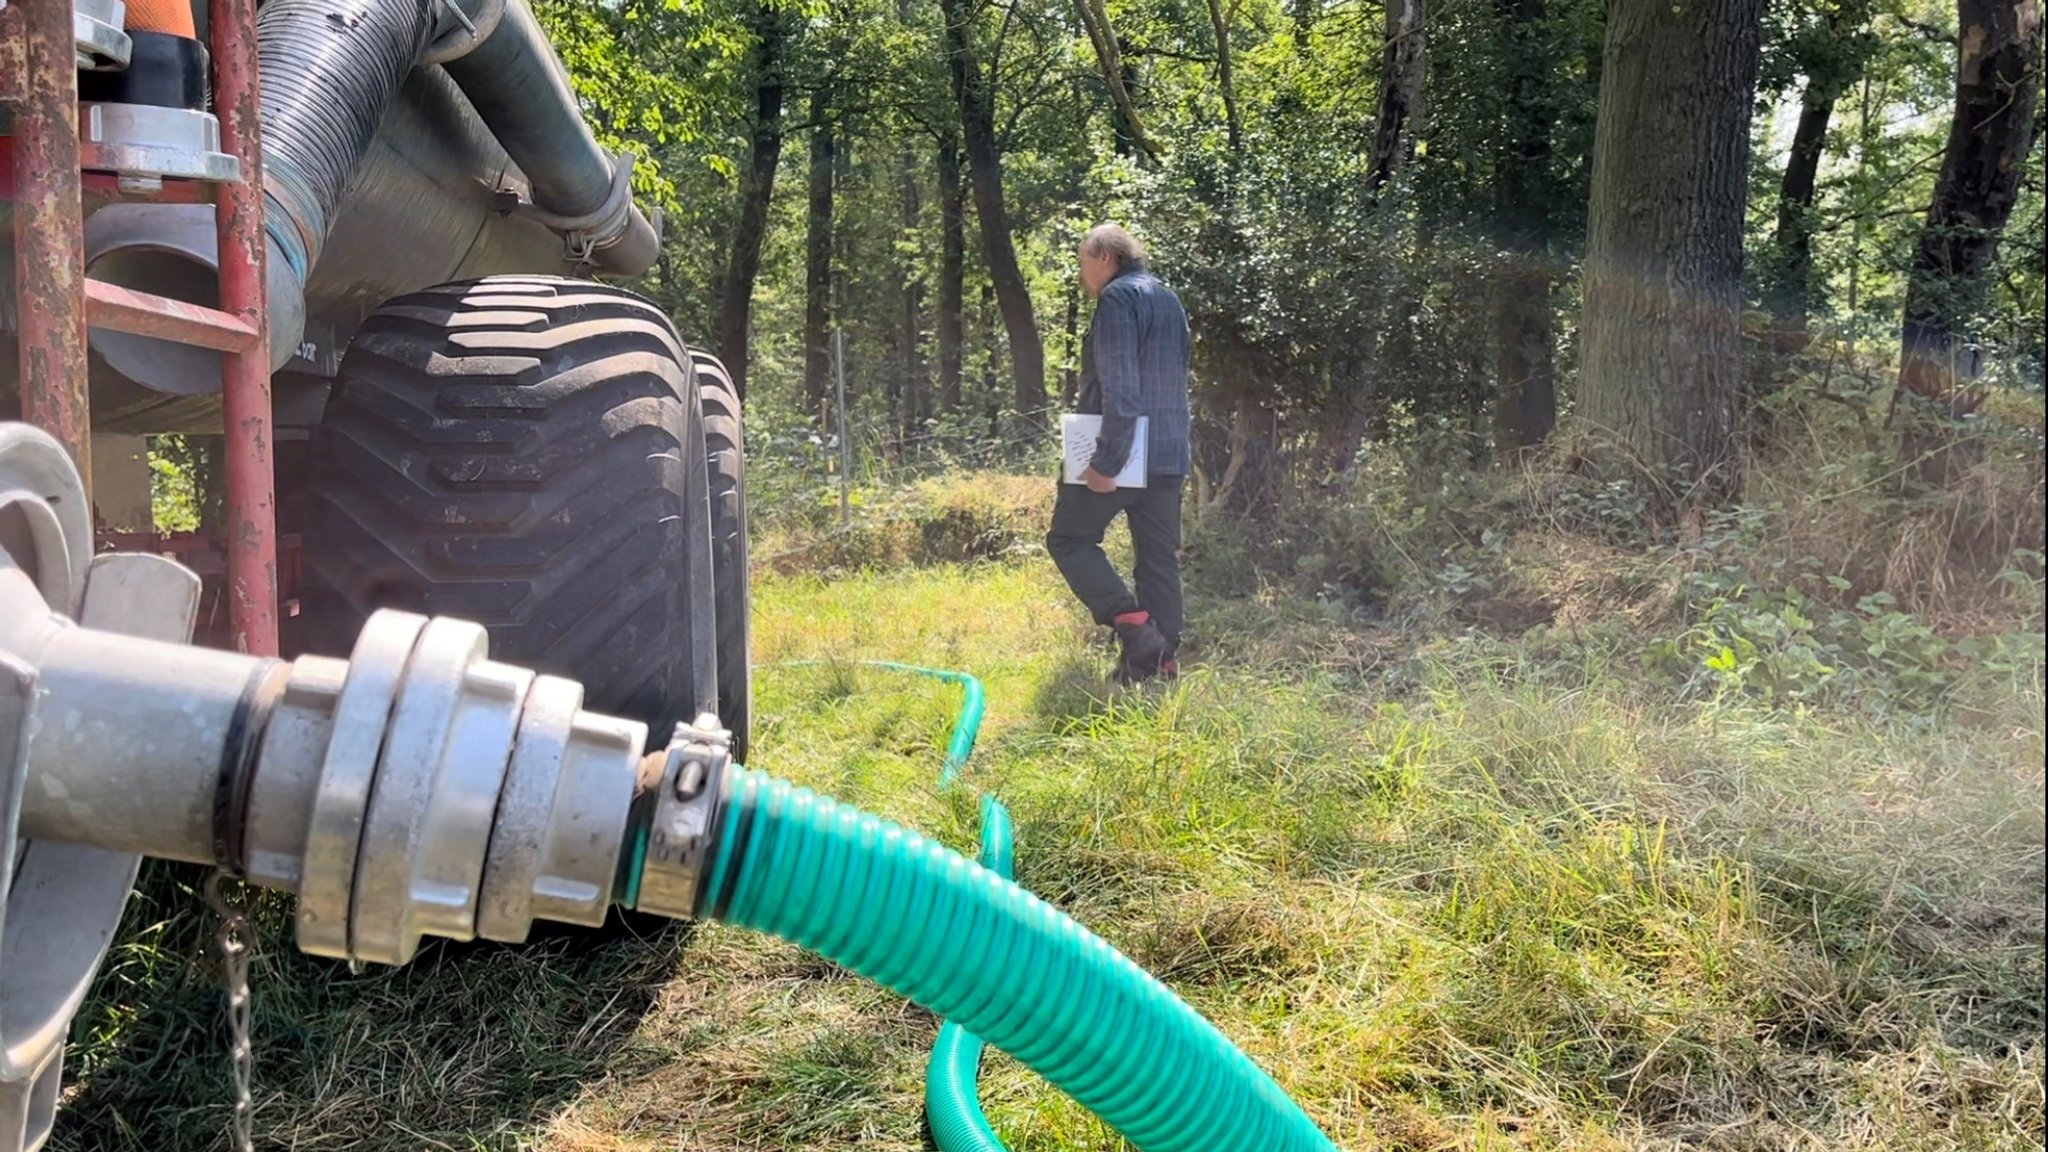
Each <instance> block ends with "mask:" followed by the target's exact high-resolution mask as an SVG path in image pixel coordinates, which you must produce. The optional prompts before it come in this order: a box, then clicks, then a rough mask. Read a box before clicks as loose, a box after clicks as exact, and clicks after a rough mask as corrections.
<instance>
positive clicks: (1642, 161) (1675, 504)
mask: <svg viewBox="0 0 2048 1152" xmlns="http://www.w3.org/2000/svg"><path fill="white" fill-rule="evenodd" d="M1762 8H1763V3H1762V0H1697V2H1696V3H1694V4H1689V5H1684V6H1679V7H1674V6H1673V5H1671V4H1670V3H1669V2H1668V0H1610V3H1609V4H1608V6H1607V33H1606V51H1605V59H1604V63H1603V71H1602V79H1601V84H1600V105H1599V113H1598V118H1597V120H1596V122H1595V127H1594V144H1593V193H1592V198H1591V202H1590V205H1589V207H1588V222H1587V250H1586V270H1585V282H1584V293H1585V304H1584V315H1583V320H1582V322H1581V325H1580V341H1581V346H1582V353H1581V357H1582V358H1581V368H1580V384H1579V414H1580V417H1581V419H1582V420H1583V422H1584V424H1585V427H1586V431H1587V432H1588V433H1589V436H1590V438H1591V439H1592V440H1594V441H1595V443H1592V444H1589V445H1588V451H1589V456H1588V458H1587V462H1588V463H1591V464H1593V465H1595V466H1596V467H1597V468H1600V469H1602V470H1614V471H1619V470H1629V471H1633V472H1634V473H1635V475H1636V478H1637V479H1638V480H1640V481H1645V482H1647V485H1648V495H1649V497H1650V507H1651V512H1652V516H1653V517H1654V518H1655V519H1657V520H1658V521H1659V522H1663V523H1670V522H1674V521H1676V520H1677V519H1679V518H1680V517H1682V516H1683V515H1685V513H1686V512H1688V511H1689V510H1690V509H1691V508H1692V507H1694V506H1697V505H1711V504H1717V503H1721V502H1723V501H1725V500H1728V499H1732V498H1733V497H1734V496H1735V495H1736V494H1737V493H1738V492H1739V490H1740V486H1741V473H1740V467H1739V464H1740V460H1739V453H1740V445H1741V437H1740V435H1739V431H1738V427H1737V423H1738V418H1739V406H1738V398H1739V395H1740V389H1741V379H1742V349H1741V308H1742V223H1743V205H1744V199H1745V193H1746V191H1747V180H1748V173H1749V116H1750V105H1751V102H1752V101H1753V99H1754V97H1755V93H1756V75H1757V53H1758V42H1759V36H1760V22H1761V16H1762Z"/></svg>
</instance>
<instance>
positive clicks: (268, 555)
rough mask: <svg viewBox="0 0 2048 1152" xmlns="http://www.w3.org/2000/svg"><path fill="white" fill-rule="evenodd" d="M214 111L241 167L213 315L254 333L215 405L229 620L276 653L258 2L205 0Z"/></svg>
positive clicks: (235, 355) (243, 642)
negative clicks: (223, 478)
mask: <svg viewBox="0 0 2048 1152" xmlns="http://www.w3.org/2000/svg"><path fill="white" fill-rule="evenodd" d="M208 14H209V15H208V25H209V26H210V27H211V28H212V30H213V34H214V36H213V40H214V43H213V48H214V52H213V60H214V79H213V91H214V106H215V108H216V110H217V114H218V115H219V117H220V138H221V148H222V150H223V151H225V152H226V153H227V154H228V155H230V156H233V157H234V158H235V159H236V160H237V161H238V162H239V163H240V164H241V168H242V181H241V182H239V183H232V184H228V185H225V186H223V187H222V188H221V190H220V199H219V200H218V202H217V203H216V204H215V206H214V225H215V229H216V231H215V237H216V240H217V247H216V251H217V252H218V253H219V256H220V308H221V311H223V312H227V313H229V314H230V315H233V316H235V317H237V318H239V319H240V320H241V321H242V322H243V323H245V324H247V325H249V326H250V327H251V328H253V329H254V330H255V331H256V340H255V342H254V344H253V345H252V346H251V347H249V348H247V349H245V350H242V351H238V352H230V353H228V354H227V355H226V357H225V363H224V364H223V366H222V372H221V389H222V392H223V395H222V397H221V405H222V408H223V415H224V418H225V421H226V425H227V438H226V450H227V461H226V464H227V508H226V512H227V521H228V583H227V592H228V615H229V620H230V622H231V623H232V625H233V627H234V635H235V647H236V648H237V649H239V650H241V651H243V652H247V653H249V654H251V655H254V656H275V655H277V650H278V635H277V632H278V623H277V620H278V611H277V475H276V472H275V470H274V468H273V467H272V464H271V456H270V447H271V444H272V432H273V430H272V428H271V407H270V373H271V370H272V368H274V367H275V365H274V364H272V362H271V361H272V360H273V358H274V357H273V355H272V353H271V349H270V319H269V309H268V308H267V307H266V302H267V299H268V297H267V271H268V270H267V260H266V257H267V256H268V254H269V245H268V243H267V238H266V237H265V235H264V227H263V225H264V216H263V191H262V189H263V187H264V180H263V172H264V165H263V136H262V110H261V106H262V99H263V95H262V89H261V86H260V84H259V81H258V79H257V44H256V42H255V40H254V38H253V31H254V29H255V28H256V26H257V15H256V0H211V2H210V5H209V7H208Z"/></svg>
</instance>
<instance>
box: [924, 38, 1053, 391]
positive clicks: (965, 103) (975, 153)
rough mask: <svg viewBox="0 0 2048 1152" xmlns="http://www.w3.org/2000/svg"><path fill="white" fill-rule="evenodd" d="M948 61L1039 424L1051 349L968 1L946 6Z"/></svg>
mask: <svg viewBox="0 0 2048 1152" xmlns="http://www.w3.org/2000/svg"><path fill="white" fill-rule="evenodd" d="M943 2H944V9H945V15H946V55H947V57H948V62H949V63H950V64H951V66H952V72H953V94H954V95H955V96H956V97H957V98H958V99H959V102H960V125H961V131H962V135H963V136H964V137H965V140H966V144H967V171H968V175H969V178H970V183H971V185H972V187H973V191H974V212H975V216H976V217H977V218H978V219H979V220H980V221H981V253H982V258H983V259H984V260H985V261H986V262H987V263H988V274H989V279H990V280H991V281H992V282H993V283H994V286H995V293H996V304H997V306H998V307H1000V308H1001V309H1002V313H1003V328H1004V330H1005V331H1006V332H1007V333H1008V335H1009V338H1010V371H1011V375H1012V378H1013V383H1014V385H1015V389H1016V404H1017V412H1018V415H1020V416H1022V417H1023V418H1024V419H1025V420H1026V421H1027V422H1029V421H1035V420H1036V419H1038V417H1039V416H1040V414H1041V413H1042V412H1043V411H1044V410H1045V344H1044V342H1043V341H1042V340H1040V338H1039V335H1038V320H1037V318H1036V316H1034V315H1033V313H1032V308H1031V292H1030V289H1029V288H1028V287H1027V286H1026V285H1025V283H1024V273H1023V272H1022V271H1021V270H1019V268H1018V267H1017V249H1016V245H1015V244H1014V243H1013V241H1012V240H1011V236H1010V214H1009V210H1008V209H1007V208H1006V207H1004V204H1003V160H1002V153H1001V151H1000V150H999V148H998V146H997V144H996V130H995V94H994V93H993V92H991V91H990V90H989V87H988V84H987V77H986V76H984V75H983V73H982V67H981V62H980V61H979V60H977V59H975V56H974V48H973V45H972V43H971V41H970V39H969V28H968V20H969V16H968V11H967V4H966V3H965V0H943Z"/></svg>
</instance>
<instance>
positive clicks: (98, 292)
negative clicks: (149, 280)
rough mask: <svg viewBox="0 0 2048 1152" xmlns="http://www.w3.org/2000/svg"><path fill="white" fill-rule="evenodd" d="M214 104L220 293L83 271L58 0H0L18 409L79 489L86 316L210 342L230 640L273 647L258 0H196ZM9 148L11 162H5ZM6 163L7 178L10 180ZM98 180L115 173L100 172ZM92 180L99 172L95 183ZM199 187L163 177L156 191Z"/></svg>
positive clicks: (255, 651)
mask: <svg viewBox="0 0 2048 1152" xmlns="http://www.w3.org/2000/svg"><path fill="white" fill-rule="evenodd" d="M208 11H209V19H208V22H207V30H208V34H209V39H210V43H209V44H208V46H207V47H208V50H209V53H210V54H211V56H212V60H213V101H214V114H215V115H216V116H218V117H219V119H220V135H221V150H222V151H223V152H226V153H227V154H228V155H231V156H233V157H235V159H236V160H238V161H239V162H240V163H241V179H240V180H239V181H236V182H232V183H224V184H219V185H216V186H214V187H215V194H214V221H215V224H216V226H217V227H218V229H219V238H220V307H219V308H202V307H199V306H197V305H193V304H187V303H184V302H182V301H178V300H172V299H169V298H167V297H163V296H154V295H151V294H149V293H145V292H134V291H130V290H128V289H125V288H121V287H117V286H115V285H113V284H107V283H104V282H101V281H97V280H92V279H88V278H87V277H86V275H85V188H86V185H87V181H88V179H91V180H92V181H95V182H97V181H99V180H100V179H102V178H101V177H98V176H94V177H90V178H88V177H87V176H86V175H85V174H84V173H83V172H82V171H81V170H80V167H79V136H78V72H77V54H76V53H77V49H76V40H75V36H74V33H73V23H72V5H71V3H70V0H0V104H4V105H6V106H7V107H8V108H9V109H11V111H12V112H13V124H14V126H13V129H12V132H13V135H12V146H11V147H9V148H0V200H9V201H12V203H13V206H14V254H15V261H14V275H15V287H16V289H17V293H16V299H17V301H18V308H17V310H18V311H19V313H20V324H19V327H20V337H21V353H20V355H21V412H22V419H24V420H26V421H27V422H28V423H31V424H35V425H38V426H40V427H41V428H43V429H44V430H45V431H47V432H49V433H50V434H51V435H53V436H55V437H57V439H58V440H60V441H62V442H63V444H64V445H65V447H67V448H69V449H70V450H71V455H72V459H74V460H75V461H77V463H78V470H79V472H80V473H81V474H82V475H83V476H84V477H85V479H86V483H87V485H88V491H90V487H89V486H90V484H91V483H92V457H91V444H92V441H91V427H92V411H91V399H90V396H89V394H88V392H87V389H86V345H85V332H86V328H87V326H88V325H90V326H92V327H95V328H103V329H108V330H111V331H115V332H129V333H134V334H136V335H140V336H153V337H157V338H159V339H163V340H169V341H173V342H175V343H180V344H192V345H196V346H198V347H201V348H209V349H213V350H215V351H218V352H221V353H223V354H224V355H223V356H222V361H223V365H224V367H223V370H222V375H223V379H222V381H221V385H222V397H221V402H222V407H223V409H224V412H225V421H226V428H225V432H226V441H225V457H226V460H225V464H226V468H225V471H226V479H227V493H226V496H227V500H226V502H227V525H228V528H227V586H226V590H227V599H228V606H229V616H230V622H231V624H232V627H233V629H234V643H235V647H236V648H237V649H238V650H240V651H243V652H248V653H250V654H252V655H259V656H274V655H276V654H277V650H278V639H277V630H278V597H277V491H276V489H277V483H276V476H275V473H274V472H273V470H272V464H271V447H272V435H271V408H270V351H269V349H270V324H269V317H268V316H267V315H266V314H265V312H264V294H263V275H264V269H263V252H264V243H263V155H262V149H261V133H260V130H259V124H258V116H257V103H258V99H257V97H258V91H259V90H258V86H257V76H256V0H209V8H208ZM10 160H11V164H10V163H9V161H10ZM10 169H11V177H12V178H11V179H10V178H9V176H10V172H9V170H10ZM104 179H105V180H106V181H107V182H108V183H109V184H110V185H111V184H112V183H113V177H111V176H109V177H105V178H104ZM95 186H97V185H96V184H95ZM196 187H197V186H195V185H193V184H191V183H186V182H177V181H168V180H167V181H165V182H164V192H163V193H161V194H160V196H161V198H164V199H190V198H192V197H193V195H194V190H195V188H196Z"/></svg>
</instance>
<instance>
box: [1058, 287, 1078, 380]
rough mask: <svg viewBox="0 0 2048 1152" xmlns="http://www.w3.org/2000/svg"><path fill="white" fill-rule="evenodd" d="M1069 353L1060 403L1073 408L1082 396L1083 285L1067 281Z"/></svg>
mask: <svg viewBox="0 0 2048 1152" xmlns="http://www.w3.org/2000/svg"><path fill="white" fill-rule="evenodd" d="M1066 333H1067V355H1066V364H1065V366H1064V367H1063V368H1061V370H1060V405H1061V407H1064V408H1072V407H1073V406H1074V405H1075V404H1076V403H1077V402H1079V400H1080V397H1081V285H1080V284H1079V283H1077V282H1076V281H1073V280H1069V281H1067V325H1066Z"/></svg>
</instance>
